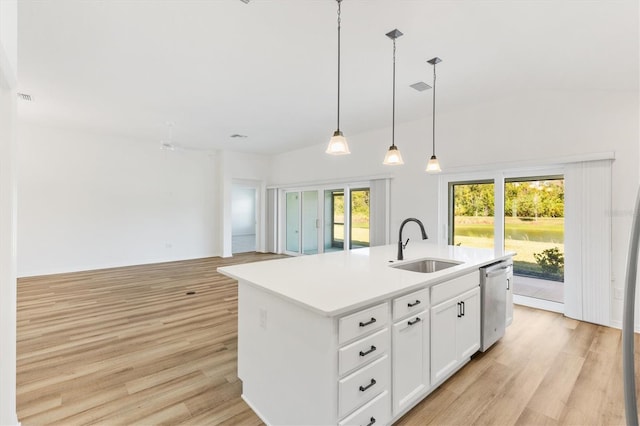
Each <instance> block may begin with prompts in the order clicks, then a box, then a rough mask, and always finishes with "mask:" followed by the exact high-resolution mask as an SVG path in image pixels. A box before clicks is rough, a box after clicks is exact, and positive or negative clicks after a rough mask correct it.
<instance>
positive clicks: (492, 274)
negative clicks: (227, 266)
mask: <svg viewBox="0 0 640 426" xmlns="http://www.w3.org/2000/svg"><path fill="white" fill-rule="evenodd" d="M509 268H510V266H509V265H505V266H501V267H499V268H496V269H492V270H490V271H487V272H486V276H487V278H490V277H495V276H497V275H503V274H506V272H507V269H509Z"/></svg>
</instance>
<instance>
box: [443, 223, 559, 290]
mask: <svg viewBox="0 0 640 426" xmlns="http://www.w3.org/2000/svg"><path fill="white" fill-rule="evenodd" d="M454 229H455V237H454V244H457V245H461V246H467V247H479V248H493V243H494V240H493V217H483V216H458V217H456V218H455V227H454ZM554 247H556V248H558V250H559V251H560V253H564V218H549V217H542V218H537V219H534V218H517V217H516V218H514V217H507V218H505V250H508V251H515V252H517V255H516V256H515V257H514V258H513V260H514V269H515V272H516V273H517V274H521V275H530V276H534V277H540V278H545V279H553V280H556V281H563V279H564V278H563V276H560V275H559V274H556V275H555V276H549V274H545V273H544V272H543V271H542V267H541V266H540V265H538V263H537V262H536V259H535V257H534V254H536V253H538V254H540V253H542V252H543V251H544V250H547V249H553V248H554Z"/></svg>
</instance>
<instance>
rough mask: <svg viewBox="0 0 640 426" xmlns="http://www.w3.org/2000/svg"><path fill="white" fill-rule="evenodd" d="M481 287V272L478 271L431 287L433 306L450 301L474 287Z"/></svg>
mask: <svg viewBox="0 0 640 426" xmlns="http://www.w3.org/2000/svg"><path fill="white" fill-rule="evenodd" d="M479 285H480V271H479V270H477V271H475V272H472V273H470V274H467V275H463V276H461V277H458V278H454V279H452V280H449V281H447V282H444V283H442V284H438V285H434V286H433V287H431V304H432V305H437V304H438V303H440V302H444V301H445V300H449V299H451V298H452V297H456V296H457V295H459V294H462V293H464V292H465V291H467V290H471V289H472V288H473V287H477V286H479Z"/></svg>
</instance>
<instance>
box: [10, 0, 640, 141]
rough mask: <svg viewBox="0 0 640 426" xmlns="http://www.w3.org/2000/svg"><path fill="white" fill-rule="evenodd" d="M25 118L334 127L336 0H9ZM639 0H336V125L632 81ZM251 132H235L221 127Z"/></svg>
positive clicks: (216, 136) (123, 126)
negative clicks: (15, 22) (424, 87)
mask: <svg viewBox="0 0 640 426" xmlns="http://www.w3.org/2000/svg"><path fill="white" fill-rule="evenodd" d="M18 3H19V39H18V42H19V46H18V47H19V59H18V62H19V64H18V66H19V71H18V72H19V91H21V92H25V93H28V94H31V95H32V96H33V97H34V99H35V102H32V103H24V102H20V104H19V111H18V114H19V116H20V118H22V119H24V120H27V121H36V122H42V123H46V124H52V125H56V126H69V127H76V128H82V129H91V130H95V131H99V132H106V133H110V134H118V135H123V136H129V137H133V138H136V139H140V140H147V141H158V142H159V141H160V140H161V139H166V138H167V127H166V123H167V122H168V121H171V122H174V123H175V126H174V137H173V142H174V143H176V144H179V145H183V146H185V147H192V148H199V149H233V150H239V151H252V152H258V153H277V152H283V151H287V150H290V149H295V148H297V147H303V146H309V145H313V144H319V143H324V142H326V141H328V138H329V137H330V136H331V134H332V133H333V131H334V130H335V126H336V122H335V120H336V9H337V6H336V3H335V1H334V0H252V1H251V2H250V3H249V4H244V3H243V2H241V1H240V0H199V1H196V0H110V1H106V0H104V1H98V0H95V1H92V0H48V1H47V0H39V1H36V0H20V1H19V2H18ZM638 15H639V10H638V1H637V0H622V1H616V0H602V1H595V0H594V1H587V0H584V1H581V0H537V1H526V0H504V1H498V0H494V1H488V0H487V1H483V0H442V1H435V0H434V1H431V0H344V1H343V5H342V25H343V27H342V105H341V109H342V117H341V126H340V127H341V129H342V130H343V131H344V133H345V136H347V138H348V137H349V135H350V134H357V133H360V132H364V131H367V130H371V129H374V128H381V127H387V126H390V124H391V76H392V74H391V71H392V42H391V40H390V39H388V38H387V37H386V36H385V34H386V33H387V32H389V31H390V30H392V29H394V28H398V29H399V30H400V31H402V32H403V33H404V36H402V37H400V38H399V39H398V41H397V103H396V105H397V110H396V120H397V122H404V121H411V120H415V119H417V118H420V117H425V116H429V117H430V113H431V91H430V90H429V91H426V92H417V91H415V90H413V89H411V88H409V85H410V84H413V83H415V82H417V81H421V80H423V81H425V82H427V83H429V84H431V80H432V77H433V74H432V72H433V71H432V67H431V66H430V65H429V64H427V63H426V61H427V60H428V59H430V58H432V57H434V56H439V57H441V58H442V59H443V62H442V63H441V64H439V65H438V68H437V70H438V83H437V84H438V86H437V89H438V92H437V93H438V112H439V113H440V112H442V111H452V110H455V109H456V108H463V107H464V106H465V105H470V104H477V103H479V102H484V101H487V100H491V99H495V98H499V97H503V96H513V95H514V94H517V93H518V92H519V91H531V90H534V91H535V90H545V89H553V90H637V89H638V75H639V67H638V62H639V59H638V58H639V42H638V36H639V33H638V30H639V25H638V21H639V18H638ZM234 133H240V134H244V135H248V138H245V139H232V138H230V135H232V134H234Z"/></svg>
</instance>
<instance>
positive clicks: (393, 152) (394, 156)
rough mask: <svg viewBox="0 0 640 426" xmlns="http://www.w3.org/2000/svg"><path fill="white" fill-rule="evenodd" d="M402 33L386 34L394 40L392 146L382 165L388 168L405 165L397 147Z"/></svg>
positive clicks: (396, 30)
mask: <svg viewBox="0 0 640 426" xmlns="http://www.w3.org/2000/svg"><path fill="white" fill-rule="evenodd" d="M401 35H402V33H401V32H400V31H399V30H398V29H397V28H396V29H395V30H393V31H390V32H388V33H387V34H386V36H387V37H389V38H390V39H391V40H393V96H392V105H393V107H392V113H391V146H390V147H389V150H388V151H387V154H386V155H385V156H384V161H383V162H382V164H386V165H388V166H399V165H401V164H404V161H402V155H401V154H400V150H399V149H398V147H397V146H396V141H395V138H396V39H397V38H398V37H400V36H401Z"/></svg>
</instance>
